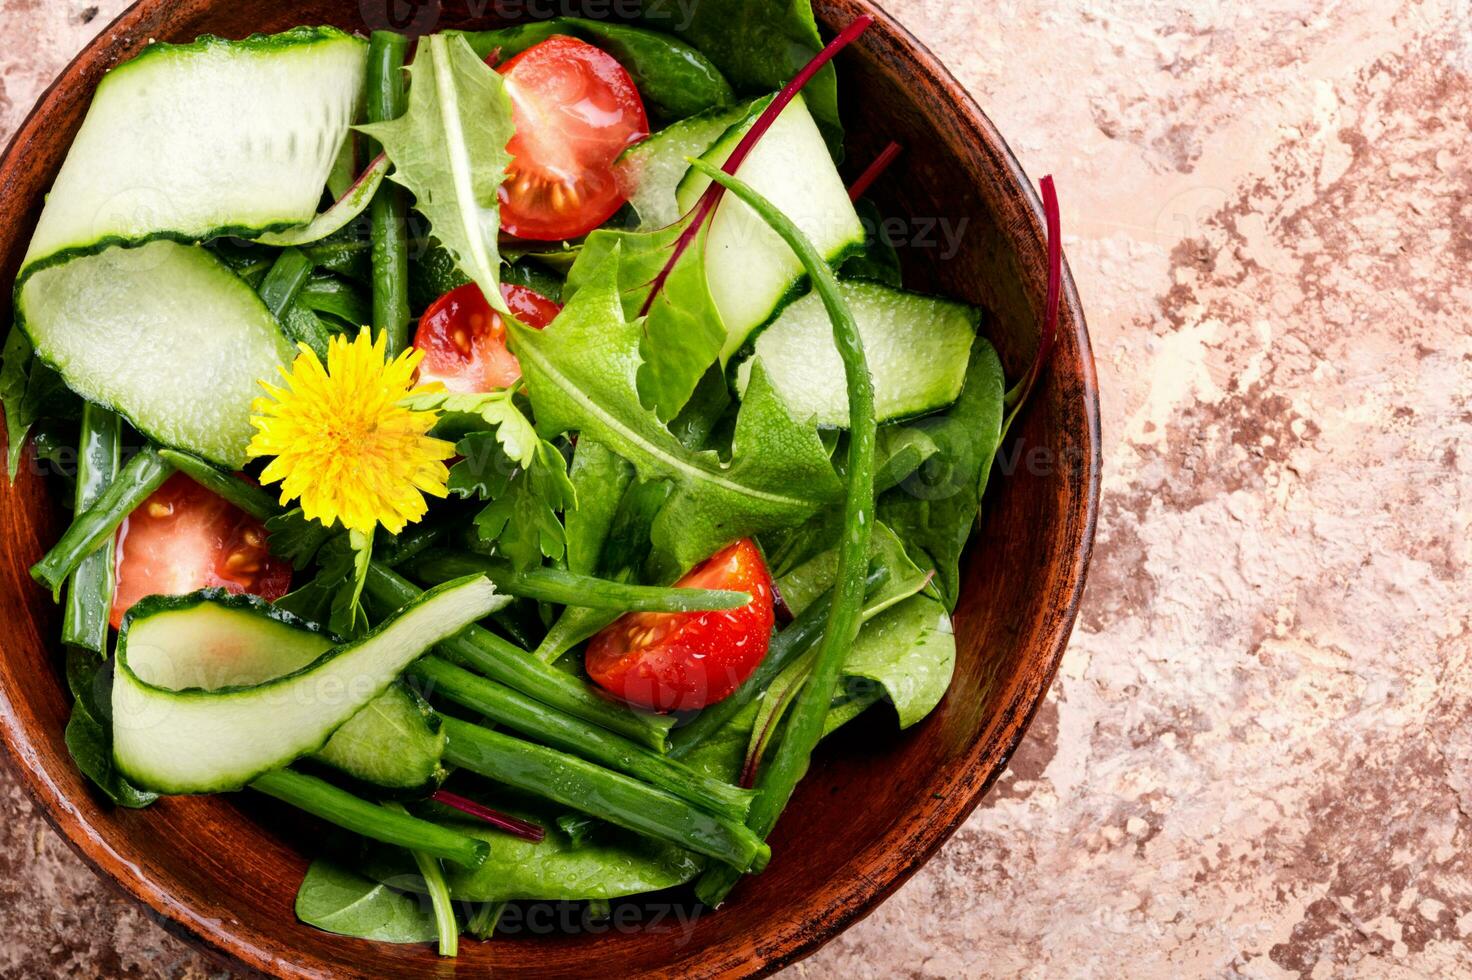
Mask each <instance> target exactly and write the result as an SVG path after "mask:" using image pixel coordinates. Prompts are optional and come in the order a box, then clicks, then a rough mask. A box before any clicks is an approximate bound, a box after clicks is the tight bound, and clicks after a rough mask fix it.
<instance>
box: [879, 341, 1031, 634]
mask: <svg viewBox="0 0 1472 980" xmlns="http://www.w3.org/2000/svg"><path fill="white" fill-rule="evenodd" d="M1005 386H1006V383H1005V381H1004V380H1003V377H1002V362H1001V361H1000V360H998V359H997V352H996V351H995V350H993V349H992V345H991V344H989V343H987V341H986V340H985V339H984V338H981V337H978V338H977V339H976V344H975V346H973V347H972V349H971V363H970V366H969V367H968V368H967V370H966V384H965V387H964V388H962V389H961V397H960V398H959V399H957V401H956V404H955V405H953V406H951V408H950V409H949V410H948V411H946V412H945V413H943V414H941V415H935V416H930V417H928V418H924V419H920V420H918V421H916V422H912V423H910V425H911V426H912V427H914V428H916V429H919V430H921V431H922V432H924V433H925V435H927V436H928V437H929V438H930V440H931V441H932V442H934V443H935V445H936V447H937V450H938V451H937V452H936V453H935V454H934V455H933V456H931V457H930V458H929V459H928V460H926V461H925V463H924V464H922V465H921V466H920V468H919V469H918V470H916V471H915V473H913V474H912V475H911V476H910V477H909V478H907V479H906V480H904V481H903V482H902V483H901V484H900V485H899V486H897V487H895V488H893V489H892V490H890V491H888V492H887V493H885V494H884V495H883V496H881V497H880V498H879V519H880V520H881V521H884V522H885V523H887V524H888V525H889V526H890V527H891V528H893V529H894V532H895V533H896V534H898V535H899V537H900V539H901V540H902V541H904V543H905V547H906V549H907V550H908V551H909V552H910V556H911V557H912V558H914V559H915V561H916V562H917V563H919V564H920V565H921V566H922V567H926V568H930V569H933V570H934V571H935V573H936V576H937V582H936V584H937V586H938V587H939V589H940V595H941V598H942V600H943V601H944V603H945V607H946V609H947V610H953V609H955V608H956V601H957V599H958V598H959V596H960V578H961V572H960V563H961V551H962V549H964V548H965V547H966V539H967V538H969V537H970V536H971V528H972V525H974V524H975V523H976V518H977V513H978V510H979V509H980V507H981V496H982V494H983V492H985V490H986V481H987V476H988V475H989V473H990V472H991V465H992V458H993V457H994V456H995V455H996V452H997V446H998V442H999V441H1000V439H1001V433H1002V393H1003V389H1004V388H1005Z"/></svg>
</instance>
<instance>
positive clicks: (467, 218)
mask: <svg viewBox="0 0 1472 980" xmlns="http://www.w3.org/2000/svg"><path fill="white" fill-rule="evenodd" d="M409 71H410V75H411V77H412V78H413V82H414V84H413V85H412V86H410V88H409V111H408V112H406V113H405V114H404V115H402V116H400V117H399V118H398V119H393V120H389V121H387V122H380V123H372V124H368V125H360V126H358V127H357V129H358V130H359V131H360V132H363V133H366V134H367V135H369V136H371V137H373V138H374V139H376V140H378V141H379V142H380V143H382V144H383V148H384V151H385V152H386V153H387V154H388V158H389V159H390V160H391V161H393V164H394V171H393V173H391V174H389V179H390V180H392V181H394V182H396V183H398V184H402V185H403V186H404V187H406V188H408V189H409V191H410V192H412V193H413V194H414V204H415V207H416V208H417V209H418V210H419V211H420V212H421V213H423V215H424V216H425V217H426V218H428V219H429V223H430V226H431V228H432V229H433V231H434V235H435V237H436V238H438V239H439V241H440V244H442V245H443V246H444V247H445V248H446V249H448V250H449V251H450V253H451V254H452V255H454V256H455V260H456V261H457V262H458V263H459V265H460V267H461V268H462V269H463V270H465V273H466V274H467V275H468V276H470V278H471V279H472V280H473V281H474V282H475V283H476V284H477V285H479V286H480V288H481V292H483V293H484V294H485V296H486V300H487V301H488V302H489V303H490V304H491V305H492V306H493V307H495V308H496V309H497V310H499V311H500V312H502V313H508V314H509V311H508V310H507V308H506V302H505V300H504V299H502V298H501V290H500V288H499V283H500V279H499V272H500V257H499V254H498V245H497V241H498V238H499V235H500V229H501V216H500V211H501V209H500V203H499V201H498V200H497V196H496V194H497V190H498V189H499V188H500V186H501V182H502V181H503V180H504V179H505V176H506V167H507V165H508V164H509V163H510V162H511V155H510V154H509V153H507V152H506V144H507V142H508V141H509V140H510V139H511V136H512V134H513V133H514V132H515V126H514V123H513V121H512V112H511V99H510V97H509V96H508V95H507V92H506V87H505V84H504V83H503V81H502V79H501V76H500V75H499V74H497V73H496V71H495V70H494V69H492V68H490V67H488V66H487V65H486V63H485V62H484V61H482V60H481V59H480V58H479V57H477V56H476V54H475V52H474V51H472V50H471V48H470V45H469V44H467V43H466V42H465V38H464V37H462V36H447V35H444V34H435V35H432V36H430V37H427V38H424V39H422V40H421V42H420V45H419V53H418V55H417V56H416V57H415V59H414V64H413V66H412V67H411V68H410V69H409Z"/></svg>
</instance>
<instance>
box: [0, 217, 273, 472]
mask: <svg viewBox="0 0 1472 980" xmlns="http://www.w3.org/2000/svg"><path fill="white" fill-rule="evenodd" d="M16 313H17V324H18V325H19V326H20V327H21V328H22V329H24V330H25V332H26V335H27V336H28V337H30V338H31V343H32V344H33V345H34V346H35V349H36V354H37V356H39V357H40V358H41V359H42V360H44V361H45V362H46V363H47V364H50V365H51V366H52V367H54V368H55V369H56V370H57V371H58V372H60V374H61V376H62V378H63V379H64V380H65V381H66V383H67V385H68V386H69V387H71V388H72V390H74V391H76V392H77V394H79V395H81V396H82V397H83V398H85V399H87V400H88V401H90V402H94V403H96V404H98V405H102V406H103V407H105V408H110V409H112V410H113V411H115V412H117V413H118V414H119V415H122V416H123V417H124V418H126V419H127V420H128V421H129V422H130V423H132V425H133V427H134V428H136V429H137V430H138V431H140V432H142V433H143V434H144V435H146V436H148V437H149V438H151V439H153V440H154V441H155V442H158V443H161V444H163V445H166V446H174V447H177V448H179V449H184V450H187V451H189V452H193V453H195V454H196V455H199V456H203V457H204V458H206V459H208V460H210V461H211V462H215V463H219V464H221V465H223V466H226V467H228V468H230V469H240V467H241V466H242V465H244V463H245V459H246V453H245V450H246V447H247V446H248V445H249V444H250V438H251V433H252V432H253V430H252V428H251V424H250V405H251V401H252V400H253V399H255V398H256V396H258V395H259V394H260V393H261V390H260V386H259V385H258V384H257V379H260V378H274V377H275V376H276V368H277V366H278V365H282V364H287V363H290V361H291V359H292V357H293V356H294V355H295V351H294V350H293V349H292V347H291V344H290V343H289V342H288V341H287V339H286V337H285V335H284V334H282V332H281V327H280V326H279V325H278V324H277V322H276V319H275V318H274V317H272V316H271V312H270V310H268V309H266V305H265V304H264V303H263V302H261V299H260V297H259V296H257V295H256V293H255V291H254V290H252V289H251V288H250V286H249V285H248V284H247V283H246V282H245V280H243V279H241V278H240V277H239V276H237V275H235V273H234V272H232V271H231V270H230V267H229V266H227V265H225V263H223V262H221V261H220V260H219V259H218V258H216V257H215V256H214V255H213V254H212V253H211V252H209V251H208V250H207V249H203V248H198V247H194V246H187V245H178V244H175V243H174V242H170V241H155V242H150V243H149V244H147V245H144V246H142V247H140V248H112V249H108V250H107V251H105V252H103V253H101V254H100V255H89V256H84V257H82V258H77V259H73V260H72V261H70V262H66V263H63V264H61V265H54V266H51V267H49V268H46V269H42V270H41V271H39V272H36V273H35V274H33V275H31V276H30V278H28V279H26V280H25V281H24V282H23V284H22V285H21V287H20V291H19V295H18V299H17V303H16Z"/></svg>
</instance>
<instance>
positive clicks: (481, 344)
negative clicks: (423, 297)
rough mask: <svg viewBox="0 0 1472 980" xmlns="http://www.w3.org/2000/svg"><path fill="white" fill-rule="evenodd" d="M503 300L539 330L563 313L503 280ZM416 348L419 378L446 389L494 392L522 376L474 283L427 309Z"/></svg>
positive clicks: (500, 324)
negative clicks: (438, 384)
mask: <svg viewBox="0 0 1472 980" xmlns="http://www.w3.org/2000/svg"><path fill="white" fill-rule="evenodd" d="M501 297H502V298H503V299H505V300H506V305H507V307H509V308H510V310H511V312H512V314H513V315H514V316H515V317H516V318H517V319H518V320H520V321H521V322H522V323H525V324H526V325H527V326H529V327H536V328H537V329H538V330H540V329H541V328H542V327H545V326H546V325H547V324H549V323H551V322H552V320H553V319H554V318H555V317H556V316H557V314H558V313H560V312H562V307H560V306H558V305H557V304H556V303H554V302H552V301H551V300H550V299H548V298H547V297H545V296H543V295H542V294H540V293H534V292H532V291H531V290H530V289H527V288H526V287H525V286H513V285H509V284H507V283H504V282H503V283H502V284H501ZM414 346H415V347H416V348H417V349H419V350H421V351H423V352H424V360H422V361H420V362H419V380H420V381H421V382H429V381H439V382H441V383H443V384H444V386H445V388H447V389H448V390H450V391H458V392H462V393H465V394H474V393H477V392H483V391H494V390H495V389H497V388H507V387H510V386H511V385H514V384H516V382H517V381H518V380H519V379H520V378H521V365H520V364H519V363H518V362H517V360H516V355H515V354H513V353H511V351H510V350H509V349H508V348H507V347H506V324H505V323H503V322H501V314H499V313H497V312H496V311H495V310H493V309H491V304H490V303H487V302H486V297H485V294H484V293H482V292H481V291H480V287H479V286H477V285H476V284H475V283H473V282H469V283H466V284H465V285H463V286H457V287H456V288H454V289H452V290H450V291H449V292H448V293H446V294H445V295H443V296H441V297H440V298H439V299H437V300H435V301H434V302H433V303H431V304H430V305H429V309H427V310H425V311H424V315H423V316H422V317H420V318H419V328H418V329H417V330H416V331H415V333H414Z"/></svg>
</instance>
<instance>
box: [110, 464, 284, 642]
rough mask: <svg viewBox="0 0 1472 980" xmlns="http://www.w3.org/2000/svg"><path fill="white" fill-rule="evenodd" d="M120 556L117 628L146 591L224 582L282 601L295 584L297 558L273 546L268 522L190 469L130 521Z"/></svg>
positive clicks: (120, 536)
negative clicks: (286, 557)
mask: <svg viewBox="0 0 1472 980" xmlns="http://www.w3.org/2000/svg"><path fill="white" fill-rule="evenodd" d="M115 561H116V569H117V579H118V585H117V590H116V591H115V592H114V594H113V599H112V615H111V617H110V619H111V621H112V625H113V626H114V627H115V628H116V627H118V626H121V625H122V622H123V614H124V613H126V612H127V611H128V610H129V609H130V608H132V606H133V605H134V603H136V602H137V601H138V600H139V599H142V598H143V597H144V596H149V595H183V594H185V593H187V592H194V591H195V590H197V589H208V588H222V589H227V590H229V591H230V592H249V593H251V594H252V595H258V596H260V597H261V598H262V599H267V600H270V601H272V602H274V601H276V600H277V599H279V598H281V597H282V596H284V595H286V592H287V590H288V589H290V588H291V563H290V562H287V561H282V560H280V559H278V558H273V557H271V553H270V552H269V551H267V550H266V528H265V526H264V525H262V524H261V522H260V521H258V520H256V519H255V518H254V517H251V516H250V515H249V514H247V513H245V512H244V511H242V510H240V509H239V508H238V507H236V506H235V505H234V504H231V503H229V502H228V501H226V500H224V499H222V498H221V497H218V496H216V495H215V494H213V493H211V492H210V491H208V490H206V489H205V488H204V487H202V486H200V485H199V484H198V483H195V482H194V481H193V480H191V479H189V477H187V476H185V475H184V474H183V473H175V474H174V475H173V476H171V477H169V478H168V479H167V480H166V481H164V485H163V486H161V487H159V488H158V489H157V490H155V491H154V492H153V493H152V494H151V495H150V496H149V498H148V499H147V500H145V501H144V502H143V504H142V506H140V507H139V508H138V509H136V510H134V511H133V513H131V514H129V515H128V516H127V518H125V519H124V520H123V523H122V524H121V525H120V526H119V527H118V533H117V557H116V559H115Z"/></svg>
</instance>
